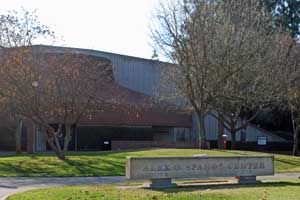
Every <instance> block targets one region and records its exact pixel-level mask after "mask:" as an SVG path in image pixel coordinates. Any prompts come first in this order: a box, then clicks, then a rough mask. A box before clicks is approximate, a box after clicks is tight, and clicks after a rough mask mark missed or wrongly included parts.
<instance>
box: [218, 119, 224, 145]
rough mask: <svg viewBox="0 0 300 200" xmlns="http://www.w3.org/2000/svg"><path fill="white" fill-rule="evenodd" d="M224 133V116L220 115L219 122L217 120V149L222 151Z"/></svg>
mask: <svg viewBox="0 0 300 200" xmlns="http://www.w3.org/2000/svg"><path fill="white" fill-rule="evenodd" d="M224 134H225V132H224V116H223V115H222V114H219V120H218V149H224V144H223V135H224Z"/></svg>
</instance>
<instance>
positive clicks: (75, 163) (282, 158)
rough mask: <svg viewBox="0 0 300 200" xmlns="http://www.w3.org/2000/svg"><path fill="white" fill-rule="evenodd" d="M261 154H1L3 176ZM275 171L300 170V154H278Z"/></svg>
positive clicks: (100, 171) (107, 172)
mask: <svg viewBox="0 0 300 200" xmlns="http://www.w3.org/2000/svg"><path fill="white" fill-rule="evenodd" d="M193 154H208V155H258V154H261V153H257V152H249V151H248V152H247V151H222V150H197V149H157V150H144V151H119V152H117V151H116V152H79V153H69V154H68V156H67V159H66V160H65V161H61V160H59V159H57V158H56V156H55V155H53V154H34V155H21V156H6V157H0V176H2V177H3V176H49V177H51V176H52V177H59V176H123V175H125V161H126V156H185V155H186V156H189V155H193ZM275 171H276V172H277V173H278V172H300V157H293V156H286V155H275ZM299 199H300V197H299Z"/></svg>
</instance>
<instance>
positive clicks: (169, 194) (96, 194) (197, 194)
mask: <svg viewBox="0 0 300 200" xmlns="http://www.w3.org/2000/svg"><path fill="white" fill-rule="evenodd" d="M20 199H22V200H33V199H43V200H62V199H67V200H75V199H76V200H81V199H82V200H83V199H85V200H93V199H99V200H101V199H103V200H104V199H105V200H117V199H118V200H137V199H143V200H164V199H168V200H171V199H174V200H175V199H176V200H227V199H228V200H299V199H300V181H299V180H285V181H278V182H274V183H259V184H251V185H214V186H212V185H211V186H193V187H180V188H168V189H159V190H158V189H157V190H150V189H118V188H116V185H94V186H84V187H78V186H76V187H60V188H49V189H39V190H32V191H28V192H24V193H20V194H16V195H13V196H11V197H9V198H8V200H20Z"/></svg>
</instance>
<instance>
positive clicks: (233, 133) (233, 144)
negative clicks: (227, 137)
mask: <svg viewBox="0 0 300 200" xmlns="http://www.w3.org/2000/svg"><path fill="white" fill-rule="evenodd" d="M230 133H231V149H232V150H235V149H236V129H235V123H234V121H233V120H231V122H230Z"/></svg>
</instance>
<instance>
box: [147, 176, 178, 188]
mask: <svg viewBox="0 0 300 200" xmlns="http://www.w3.org/2000/svg"><path fill="white" fill-rule="evenodd" d="M144 187H147V188H163V187H176V183H172V179H170V178H162V179H150V180H149V182H148V183H145V184H144Z"/></svg>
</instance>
